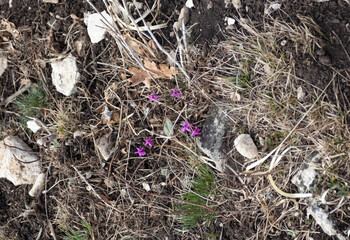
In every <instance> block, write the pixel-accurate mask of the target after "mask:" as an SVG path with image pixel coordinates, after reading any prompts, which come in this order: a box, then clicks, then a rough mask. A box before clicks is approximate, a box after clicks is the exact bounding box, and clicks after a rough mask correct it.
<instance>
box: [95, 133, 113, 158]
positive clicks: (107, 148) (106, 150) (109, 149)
mask: <svg viewBox="0 0 350 240" xmlns="http://www.w3.org/2000/svg"><path fill="white" fill-rule="evenodd" d="M96 147H97V149H98V151H99V152H100V153H101V156H102V157H103V159H104V160H106V161H107V160H108V159H109V158H110V157H111V156H112V154H113V152H114V151H115V149H114V148H113V143H112V142H111V140H110V134H106V135H104V136H102V137H100V138H99V139H97V141H96Z"/></svg>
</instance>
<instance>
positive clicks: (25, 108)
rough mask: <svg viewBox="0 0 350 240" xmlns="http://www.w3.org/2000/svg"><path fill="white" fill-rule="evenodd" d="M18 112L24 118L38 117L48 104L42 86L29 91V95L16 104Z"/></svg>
mask: <svg viewBox="0 0 350 240" xmlns="http://www.w3.org/2000/svg"><path fill="white" fill-rule="evenodd" d="M14 104H15V105H16V107H17V110H18V112H19V114H21V116H23V118H25V119H26V118H27V117H38V116H39V115H40V112H41V109H42V108H43V107H45V106H46V104H47V97H46V93H45V90H44V88H43V87H42V85H41V84H39V85H38V86H37V87H31V88H30V89H28V94H27V95H24V96H22V97H21V98H19V99H18V100H17V101H15V102H14Z"/></svg>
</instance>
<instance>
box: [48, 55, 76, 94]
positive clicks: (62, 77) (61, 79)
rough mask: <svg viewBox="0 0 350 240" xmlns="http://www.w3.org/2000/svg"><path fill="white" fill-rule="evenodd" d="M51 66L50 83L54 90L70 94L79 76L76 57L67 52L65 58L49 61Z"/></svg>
mask: <svg viewBox="0 0 350 240" xmlns="http://www.w3.org/2000/svg"><path fill="white" fill-rule="evenodd" d="M51 67H52V73H51V77H52V83H53V85H55V87H56V90H57V91H58V92H60V93H62V94H63V95H65V96H70V95H71V94H72V93H73V92H74V90H75V84H76V83H77V81H78V80H79V78H80V73H79V72H78V68H77V63H76V58H75V57H74V56H73V55H71V54H69V55H68V56H67V57H65V58H60V59H55V60H53V61H52V62H51Z"/></svg>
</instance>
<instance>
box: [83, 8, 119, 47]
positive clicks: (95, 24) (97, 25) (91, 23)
mask: <svg viewBox="0 0 350 240" xmlns="http://www.w3.org/2000/svg"><path fill="white" fill-rule="evenodd" d="M85 18H86V19H85V20H84V22H85V24H86V25H87V32H88V35H89V37H90V40H91V42H92V43H98V42H100V41H101V40H103V39H104V38H105V34H106V32H107V29H108V23H109V25H112V23H113V19H112V17H111V16H110V15H109V14H108V13H107V12H106V11H103V12H101V13H93V14H86V16H85ZM106 24H107V25H106Z"/></svg>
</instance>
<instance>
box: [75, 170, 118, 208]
mask: <svg viewBox="0 0 350 240" xmlns="http://www.w3.org/2000/svg"><path fill="white" fill-rule="evenodd" d="M71 167H72V168H73V169H74V170H75V171H76V172H77V173H78V175H79V177H80V178H81V180H83V181H84V182H85V183H86V185H88V191H89V190H91V191H92V193H93V194H94V195H95V197H97V198H98V199H100V200H101V201H102V202H103V203H104V204H105V205H106V206H108V207H110V208H111V209H113V210H115V211H117V212H119V213H120V212H121V211H120V210H119V209H117V208H115V207H113V206H112V205H110V204H109V203H107V202H106V201H105V200H103V199H102V198H101V196H100V195H99V194H98V193H97V192H96V190H95V189H94V188H93V187H92V186H91V184H90V183H89V182H88V181H87V180H86V179H85V177H84V176H83V175H82V174H81V173H80V171H79V170H78V169H77V168H76V167H75V166H73V165H71Z"/></svg>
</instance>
